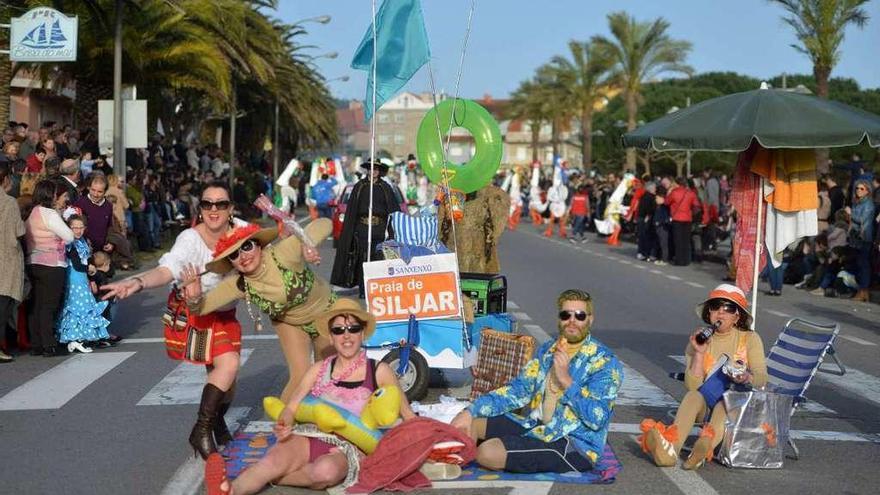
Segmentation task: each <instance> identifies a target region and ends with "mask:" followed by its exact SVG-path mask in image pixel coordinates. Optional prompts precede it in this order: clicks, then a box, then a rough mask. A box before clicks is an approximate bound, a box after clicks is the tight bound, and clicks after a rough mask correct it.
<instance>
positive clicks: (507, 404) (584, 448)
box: [452, 289, 623, 473]
mask: <svg viewBox="0 0 880 495" xmlns="http://www.w3.org/2000/svg"><path fill="white" fill-rule="evenodd" d="M557 306H558V308H559V323H558V327H559V338H558V339H557V340H554V341H550V342H546V343H544V344H543V345H542V346H540V348H539V349H538V351H537V352H536V354H535V358H534V359H532V360H531V361H529V362H528V364H527V365H526V367H525V369H524V370H523V371H522V373H520V374H519V376H517V377H516V378H514V379H513V380H511V382H510V383H508V384H507V385H505V386H503V387H501V388H498V389H495V390H493V391H492V392H489V393H487V394H485V395H482V396H480V397H478V398H477V399H476V400H475V401H474V403H473V404H472V405H471V406H470V407H469V408H467V409H465V410H464V411H462V412H461V413H459V414H458V416H456V417H455V419H453V420H452V424H453V426H456V427H458V428H462V429H464V430H466V431H468V432H469V433H470V435H471V436H472V437H473V438H474V439H475V440H476V441H478V442H479V441H481V440H483V442H482V443H480V444H479V447H478V449H477V462H478V463H479V464H480V465H481V466H483V467H485V468H487V469H494V470H504V471H509V472H515V473H536V472H559V473H564V472H570V471H578V472H584V471H589V470H591V469H593V467H594V466H595V465H596V461H598V459H599V456H600V455H601V454H602V450H603V449H604V447H605V439H606V436H607V435H608V425H609V424H610V423H611V414H612V410H613V408H614V400H615V399H616V398H617V393H618V390H620V386H621V383H622V381H623V370H622V367H621V364H620V361H618V360H617V357H615V356H614V354H613V353H612V352H611V350H610V349H609V348H607V347H605V345H604V344H602V343H601V342H599V341H598V340H596V339H595V338H593V336H592V335H591V334H590V327H591V325H592V323H593V301H592V299H591V298H590V295H589V294H587V293H586V292H584V291H582V290H577V289H569V290H566V291H564V292H563V293H562V294H560V295H559V298H558V299H557ZM521 408H522V411H521V414H516V413H515V412H516V411H518V410H520V409H521Z"/></svg>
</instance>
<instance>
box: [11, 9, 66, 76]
mask: <svg viewBox="0 0 880 495" xmlns="http://www.w3.org/2000/svg"><path fill="white" fill-rule="evenodd" d="M78 27H79V19H78V18H77V17H76V16H74V17H68V16H66V15H64V14H63V13H61V12H58V11H57V10H55V9H51V8H48V7H39V8H35V9H31V10H29V11H27V13H25V14H24V15H23V16H21V17H13V18H12V20H11V22H10V31H9V58H10V60H12V61H14V62H73V61H75V60H76V43H77V35H78Z"/></svg>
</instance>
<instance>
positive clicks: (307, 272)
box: [183, 218, 336, 401]
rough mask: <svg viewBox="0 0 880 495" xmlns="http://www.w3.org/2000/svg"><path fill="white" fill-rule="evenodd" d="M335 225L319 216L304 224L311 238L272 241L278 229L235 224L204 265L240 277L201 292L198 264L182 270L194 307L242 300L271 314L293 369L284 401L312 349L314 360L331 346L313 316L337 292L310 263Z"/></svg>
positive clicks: (200, 310) (206, 309)
mask: <svg viewBox="0 0 880 495" xmlns="http://www.w3.org/2000/svg"><path fill="white" fill-rule="evenodd" d="M332 230H333V223H332V222H331V221H330V219H328V218H321V219H318V220H315V221H313V222H312V223H310V224H309V225H308V226H306V228H305V235H306V236H307V237H308V238H309V239H310V240H311V243H304V242H302V241H301V239H299V238H298V237H297V236H290V237H288V238H286V239H284V240H282V241H280V242H278V243H276V244H274V245H271V246H270V245H269V243H270V242H271V241H272V240H274V239H275V237H276V236H277V229H275V228H270V229H262V230H260V229H259V228H257V227H256V226H248V227H240V228H236V229H234V230H232V231H230V232H229V233H228V234H226V235H225V236H224V237H223V238H221V239H220V241H219V242H218V243H217V245H216V248H215V249H214V258H213V260H212V261H211V262H210V263H208V264H206V265H204V267H205V270H208V271H210V272H213V273H216V274H227V273H229V272H232V271H235V272H237V273H238V276H232V277H227V278H226V279H224V280H223V281H222V282H221V283H220V284H218V285H217V286H216V287H214V288H213V289H212V290H209V291H204V292H203V290H202V286H201V284H200V283H199V277H200V272H201V270H200V267H199V265H194V266H190V267H187V268H186V269H184V274H183V280H184V285H185V286H186V298H187V301H188V304H189V306H190V308H191V310H192V311H194V312H196V313H200V314H206V313H211V312H213V311H214V310H215V309H216V308H218V307H221V306H225V305H228V304H234V303H235V301H237V300H239V299H244V300H245V302H246V303H247V308H248V312H249V313H250V314H251V318H253V319H254V320H257V317H258V315H256V313H255V311H254V310H253V306H256V308H257V309H258V310H259V311H262V312H263V313H266V314H267V315H268V316H269V319H270V320H272V326H273V328H274V329H275V333H276V334H277V335H278V342H279V344H280V345H281V351H282V352H283V353H284V357H285V359H286V360H287V366H288V370H289V372H290V379H289V380H288V382H287V385H286V386H285V387H284V391H283V392H282V393H281V400H283V401H287V400H289V399H290V396H291V394H293V390H294V388H295V387H296V386H297V384H298V383H299V382H300V381H301V380H302V378H303V376H304V375H305V372H306V370H307V369H308V367H309V363H310V362H311V353H312V352H311V351H312V349H314V351H315V356H316V359H320V358H323V357H326V355H327V353H328V352H330V351H331V350H332V348H331V345H330V341H329V339H327V338H326V336H323V335H320V334H319V333H318V332H317V330H316V328H315V325H314V319H315V317H316V316H317V315H318V314H320V313H322V312H323V311H326V310H327V308H328V307H330V305H331V304H332V303H333V301H335V300H336V295H335V294H334V293H333V291H332V290H330V284H328V283H327V281H326V280H324V279H323V278H321V277H319V276H317V275H316V274H315V272H314V271H312V269H311V268H310V267H309V265H308V264H309V263H319V262H320V261H321V257H320V254H319V253H318V250H317V249H316V248H315V247H314V246H316V245H318V244H319V243H321V241H323V240H324V239H326V238H327V237H328V236H329V235H330V233H331V231H332ZM310 244H311V245H310ZM258 328H259V327H258Z"/></svg>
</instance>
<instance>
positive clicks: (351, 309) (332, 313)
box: [315, 297, 376, 340]
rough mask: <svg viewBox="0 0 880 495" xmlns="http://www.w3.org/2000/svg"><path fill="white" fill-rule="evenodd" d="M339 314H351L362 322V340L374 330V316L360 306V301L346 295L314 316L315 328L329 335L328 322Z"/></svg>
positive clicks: (322, 333) (368, 336) (367, 337)
mask: <svg viewBox="0 0 880 495" xmlns="http://www.w3.org/2000/svg"><path fill="white" fill-rule="evenodd" d="M339 315H352V316H354V317H355V318H357V319H358V320H361V321H362V322H364V330H363V334H364V340H367V339H369V338H370V336H371V335H373V332H374V331H375V330H376V318H374V317H373V315H371V314H370V313H368V312H366V311H364V309H363V308H361V303H359V302H358V301H355V300H354V299H350V298H347V297H341V298H339V299H337V300H336V302H334V303H333V305H332V306H330V309H328V310H327V311H325V312H323V313H321V314H320V315H318V316H317V317H316V318H315V329H317V330H318V333H320V334H321V335H326V336H328V337H329V336H330V322H331V321H333V318H336V317H337V316H339Z"/></svg>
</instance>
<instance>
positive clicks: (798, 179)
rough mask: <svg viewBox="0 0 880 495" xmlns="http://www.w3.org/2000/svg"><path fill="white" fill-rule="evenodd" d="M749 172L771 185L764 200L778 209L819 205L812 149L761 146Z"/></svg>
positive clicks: (794, 208)
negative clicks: (775, 148)
mask: <svg viewBox="0 0 880 495" xmlns="http://www.w3.org/2000/svg"><path fill="white" fill-rule="evenodd" d="M751 171H752V172H754V173H756V174H758V175H760V176H762V177H764V178H765V179H767V180H768V181H769V182H770V184H771V185H772V186H773V191H772V192H770V194H766V195H765V199H766V200H767V202H768V203H770V204H772V205H773V207H774V208H776V209H777V210H779V211H784V212H795V211H806V210H815V209H817V208H819V188H818V186H817V184H816V153H815V151H814V150H812V149H808V150H794V149H782V150H768V149H766V148H760V149H759V150H758V151H757V153H755V158H754V159H753V160H752V166H751Z"/></svg>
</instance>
